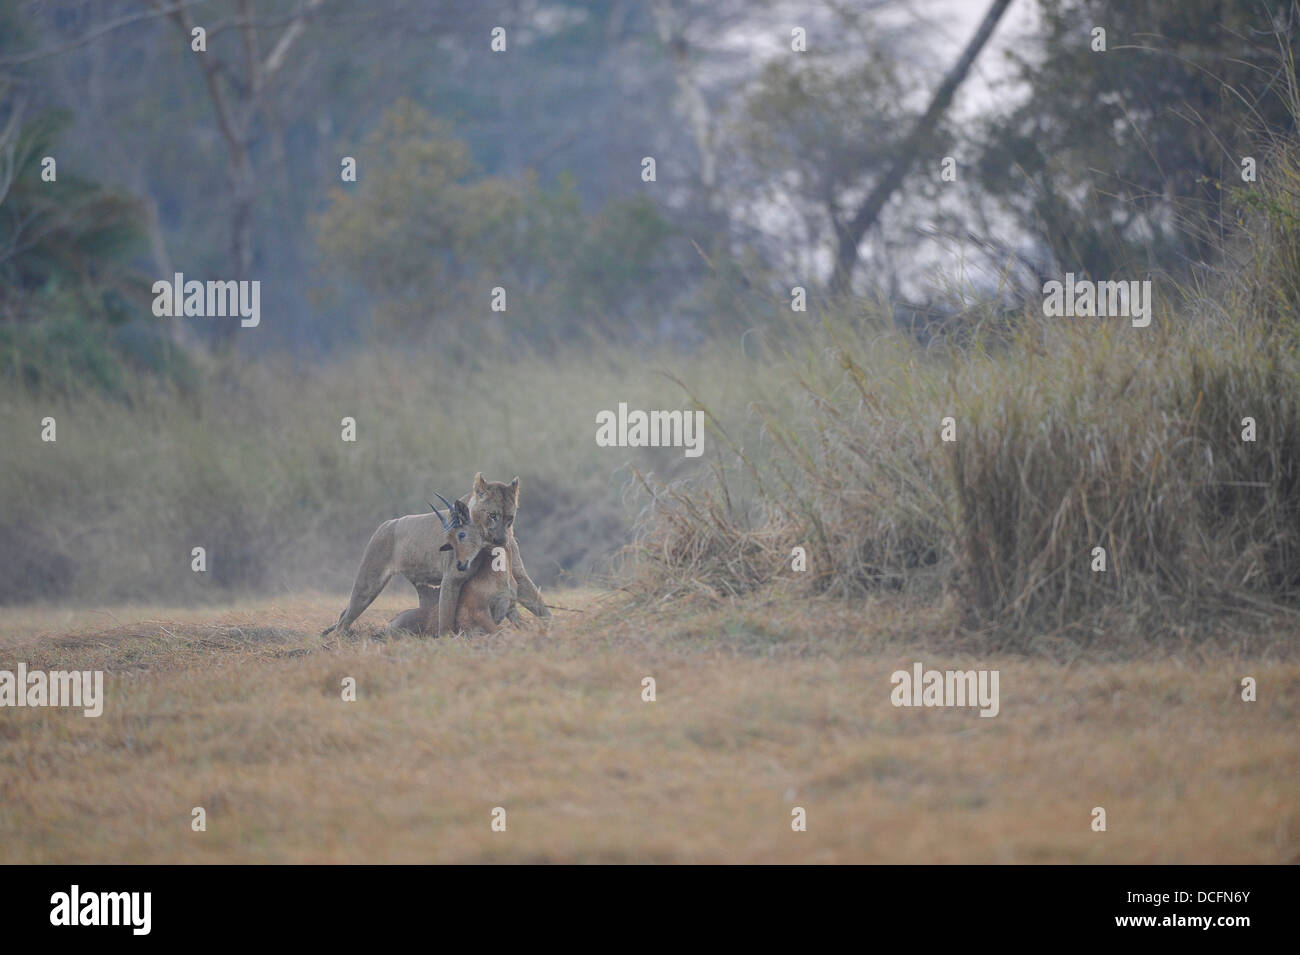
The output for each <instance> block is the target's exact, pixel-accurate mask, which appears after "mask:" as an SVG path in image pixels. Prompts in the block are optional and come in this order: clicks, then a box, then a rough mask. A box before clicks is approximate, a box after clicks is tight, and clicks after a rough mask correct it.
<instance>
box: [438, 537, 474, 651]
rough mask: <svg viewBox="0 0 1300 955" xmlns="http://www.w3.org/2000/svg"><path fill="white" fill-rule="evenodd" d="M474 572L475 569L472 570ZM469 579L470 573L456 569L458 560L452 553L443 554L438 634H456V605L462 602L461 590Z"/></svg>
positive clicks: (439, 589)
mask: <svg viewBox="0 0 1300 955" xmlns="http://www.w3.org/2000/svg"><path fill="white" fill-rule="evenodd" d="M470 570H471V571H472V570H473V568H470ZM467 579H469V572H465V571H459V570H457V569H456V559H455V557H454V556H453V554H452V552H451V551H444V552H443V553H442V584H441V585H440V586H439V587H438V633H440V634H453V633H455V632H456V604H457V603H459V602H460V588H461V587H462V586H464V584H465V581H466V580H467Z"/></svg>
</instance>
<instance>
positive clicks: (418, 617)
mask: <svg viewBox="0 0 1300 955" xmlns="http://www.w3.org/2000/svg"><path fill="white" fill-rule="evenodd" d="M437 618H438V610H437V608H436V607H417V608H416V609H414V610H403V611H402V612H401V613H399V614H398V615H397V616H396V617H394V618H393V619H392V620H390V621H389V623H388V630H389V632H390V633H395V632H397V631H398V630H405V631H407V632H408V633H413V634H415V635H416V636H420V637H430V636H432V637H436V636H437V635H438V631H437V628H436V627H435V626H434V625H435V624H436V623H437Z"/></svg>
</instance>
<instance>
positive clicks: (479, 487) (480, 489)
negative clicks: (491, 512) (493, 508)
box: [474, 471, 488, 494]
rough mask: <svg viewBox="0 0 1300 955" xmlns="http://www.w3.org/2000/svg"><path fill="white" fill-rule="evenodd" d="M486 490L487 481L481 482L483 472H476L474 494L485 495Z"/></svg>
mask: <svg viewBox="0 0 1300 955" xmlns="http://www.w3.org/2000/svg"><path fill="white" fill-rule="evenodd" d="M487 489H488V486H487V481H485V480H483V472H482V471H479V472H477V473H476V474H475V475H474V493H475V494H486V493H487Z"/></svg>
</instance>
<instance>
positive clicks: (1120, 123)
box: [977, 0, 1296, 278]
mask: <svg viewBox="0 0 1300 955" xmlns="http://www.w3.org/2000/svg"><path fill="white" fill-rule="evenodd" d="M1290 9H1291V3H1290V2H1289V0H1269V2H1261V3H1240V4H1238V3H1223V2H1222V0H1151V2H1144V3H1137V4H1135V3H1131V2H1129V0H1040V4H1039V16H1040V19H1041V22H1042V30H1041V31H1039V32H1038V33H1037V34H1036V35H1035V37H1034V39H1033V40H1032V41H1031V43H1030V45H1029V48H1028V49H1026V50H1025V51H1024V52H1023V53H1022V54H1019V55H1016V56H1014V57H1013V62H1014V66H1015V70H1016V80H1017V81H1018V82H1023V83H1027V84H1028V86H1029V95H1028V96H1027V97H1026V98H1025V99H1024V101H1023V103H1022V104H1021V105H1019V106H1018V107H1016V108H1015V109H1013V110H1011V111H1010V112H1008V113H1006V114H1004V115H1002V116H999V117H997V118H996V119H994V120H993V121H992V122H990V123H989V124H988V126H987V128H986V129H985V131H984V133H983V135H982V137H981V138H982V149H983V153H982V156H981V158H980V161H979V165H978V172H977V174H978V176H979V178H980V181H981V182H982V183H983V185H984V186H985V188H986V189H988V190H989V192H990V193H991V194H992V195H994V196H996V197H998V198H1000V199H1001V201H1002V202H1003V203H1004V204H1005V205H1006V206H1007V207H1008V208H1009V209H1010V210H1011V211H1012V212H1014V213H1015V215H1016V216H1017V218H1018V219H1019V221H1020V222H1021V224H1022V225H1023V226H1024V227H1026V228H1027V229H1030V230H1031V231H1033V232H1034V233H1036V234H1037V235H1039V236H1041V237H1042V238H1043V239H1044V241H1045V242H1046V243H1047V246H1048V248H1049V249H1050V251H1051V253H1052V255H1053V256H1054V257H1055V259H1056V260H1057V262H1059V263H1061V265H1062V266H1063V268H1064V269H1068V270H1073V271H1075V272H1078V273H1083V274H1087V275H1091V276H1093V277H1094V278H1107V277H1110V276H1112V275H1115V274H1117V273H1120V272H1125V273H1132V272H1133V271H1135V270H1139V269H1161V270H1164V271H1166V272H1170V273H1173V274H1175V275H1178V276H1182V275H1186V274H1187V272H1188V270H1189V269H1190V267H1191V266H1192V265H1193V264H1195V263H1198V262H1208V261H1212V260H1213V256H1214V254H1215V249H1216V244H1217V239H1218V237H1219V236H1220V235H1221V234H1222V231H1223V228H1224V226H1225V221H1224V217H1223V209H1222V203H1221V196H1222V189H1221V184H1223V183H1228V184H1231V183H1233V182H1240V166H1239V162H1240V160H1241V157H1243V156H1255V157H1256V158H1260V157H1261V155H1262V153H1263V152H1264V151H1265V150H1266V149H1267V147H1268V146H1269V145H1270V142H1271V140H1272V138H1273V137H1275V136H1277V135H1285V134H1286V132H1287V131H1288V130H1291V129H1293V128H1294V125H1293V124H1294V121H1293V118H1292V115H1291V103H1290V102H1289V98H1288V96H1287V95H1286V91H1287V89H1288V83H1287V81H1286V77H1287V74H1288V73H1289V72H1290V71H1291V70H1292V67H1291V65H1290V63H1291V54H1292V53H1293V52H1294V44H1295V43H1296V38H1295V37H1296V34H1295V32H1294V31H1291V32H1289V33H1286V34H1283V35H1282V36H1283V39H1282V44H1281V51H1280V52H1279V42H1278V38H1277V37H1275V36H1274V35H1273V34H1272V33H1271V27H1272V21H1270V19H1269V17H1272V16H1277V17H1279V18H1280V19H1282V18H1285V17H1286V16H1289V15H1290V14H1289V13H1288V11H1289V10H1290ZM1094 27H1103V28H1104V29H1105V31H1106V47H1107V48H1106V51H1105V52H1094V51H1093V50H1092V49H1091V45H1090V44H1091V42H1092V37H1091V31H1092V29H1093V28H1094ZM1288 44H1290V46H1289V47H1288Z"/></svg>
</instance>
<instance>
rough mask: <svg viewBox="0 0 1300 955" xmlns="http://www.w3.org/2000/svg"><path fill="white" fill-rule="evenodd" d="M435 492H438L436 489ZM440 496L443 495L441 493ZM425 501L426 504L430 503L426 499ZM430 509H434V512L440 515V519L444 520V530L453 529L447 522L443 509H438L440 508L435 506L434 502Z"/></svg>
mask: <svg viewBox="0 0 1300 955" xmlns="http://www.w3.org/2000/svg"><path fill="white" fill-rule="evenodd" d="M434 493H435V494H436V493H437V492H436V491H435V492H434ZM439 496H441V495H439ZM424 503H425V504H429V502H428V501H425V502H424ZM429 510H431V511H433V513H435V514H437V515H438V520H440V521H442V529H443V530H444V531H449V530H451V525H450V524H448V523H447V518H445V517H443V516H442V511H440V510H438V509H437V508H436V507H434V506H433V505H432V504H429Z"/></svg>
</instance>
